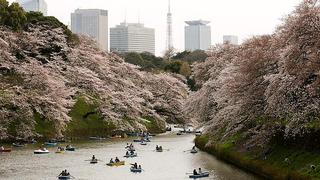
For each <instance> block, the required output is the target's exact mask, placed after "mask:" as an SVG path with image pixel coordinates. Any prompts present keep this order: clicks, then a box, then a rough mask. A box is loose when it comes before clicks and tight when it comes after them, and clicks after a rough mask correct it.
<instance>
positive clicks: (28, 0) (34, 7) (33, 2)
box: [17, 0, 48, 16]
mask: <svg viewBox="0 0 320 180" xmlns="http://www.w3.org/2000/svg"><path fill="white" fill-rule="evenodd" d="M17 2H18V3H19V4H20V5H21V7H22V8H23V9H24V10H25V11H28V12H29V11H35V12H42V14H43V15H45V16H47V14H48V7H47V3H46V2H45V1H44V0H17Z"/></svg>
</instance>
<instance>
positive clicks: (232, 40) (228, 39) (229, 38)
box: [223, 35, 238, 45]
mask: <svg viewBox="0 0 320 180" xmlns="http://www.w3.org/2000/svg"><path fill="white" fill-rule="evenodd" d="M223 43H224V44H232V45H238V36H234V35H224V36H223Z"/></svg>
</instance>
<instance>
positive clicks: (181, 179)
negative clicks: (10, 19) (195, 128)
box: [0, 134, 259, 180]
mask: <svg viewBox="0 0 320 180" xmlns="http://www.w3.org/2000/svg"><path fill="white" fill-rule="evenodd" d="M193 139H194V136H193V135H184V136H176V135H172V134H171V135H170V134H167V135H161V136H157V137H154V138H153V139H152V142H151V143H149V144H148V145H147V146H141V145H140V144H139V143H134V145H135V148H136V150H137V153H138V157H136V158H129V159H125V158H122V157H123V155H124V154H125V149H124V147H125V146H126V143H127V141H124V140H118V141H105V142H87V143H78V144H77V143H76V144H75V146H76V147H77V148H78V149H77V151H75V152H66V153H64V154H55V153H54V152H55V150H56V148H49V150H50V152H51V153H50V154H48V155H34V154H33V150H34V149H35V148H36V147H33V146H32V145H29V146H28V147H27V148H24V149H14V151H13V152H11V153H2V154H1V153H0V162H1V166H0V179H7V180H42V179H43V180H53V179H57V177H56V176H57V175H58V174H59V173H60V172H61V171H62V170H64V169H67V170H68V171H69V172H70V173H71V175H73V176H74V177H75V178H76V179H79V180H106V179H109V180H126V179H127V180H129V179H130V180H187V179H189V178H188V175H187V174H186V173H187V172H192V170H193V169H194V168H199V167H202V169H205V170H209V171H211V174H210V177H209V178H203V180H256V179H259V178H257V177H255V176H253V175H251V174H248V173H246V172H244V171H242V170H239V169H237V168H235V167H234V166H231V165H229V164H226V163H223V162H221V161H219V160H217V159H216V158H214V157H213V156H211V155H209V154H207V153H205V152H199V153H198V154H191V153H190V152H186V150H189V149H191V147H192V146H193V144H194V143H193ZM62 145H64V144H62ZM156 145H161V146H163V148H164V149H167V150H166V151H164V152H162V153H158V152H155V151H154V149H155V146H156ZM92 155H95V156H96V157H97V158H98V159H100V160H102V161H101V162H99V163H98V164H95V165H92V164H89V162H88V161H86V160H88V159H90V158H91V157H92ZM116 156H118V157H119V158H120V160H125V161H126V165H125V166H121V167H108V166H106V165H105V164H106V163H107V161H109V160H110V158H115V157H116ZM134 162H137V163H138V164H141V165H142V168H143V169H144V170H145V171H143V172H142V173H140V174H133V173H131V172H130V165H129V163H134Z"/></svg>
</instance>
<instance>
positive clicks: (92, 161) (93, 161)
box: [90, 159, 98, 164]
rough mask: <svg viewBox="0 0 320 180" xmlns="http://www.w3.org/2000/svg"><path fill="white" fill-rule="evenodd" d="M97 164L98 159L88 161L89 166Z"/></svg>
mask: <svg viewBox="0 0 320 180" xmlns="http://www.w3.org/2000/svg"><path fill="white" fill-rule="evenodd" d="M97 163H98V159H91V160H90V164H97Z"/></svg>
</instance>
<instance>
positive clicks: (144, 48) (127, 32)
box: [110, 22, 155, 54]
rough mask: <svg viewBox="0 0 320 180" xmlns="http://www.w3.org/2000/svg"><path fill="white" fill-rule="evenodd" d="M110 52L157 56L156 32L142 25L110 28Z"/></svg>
mask: <svg viewBox="0 0 320 180" xmlns="http://www.w3.org/2000/svg"><path fill="white" fill-rule="evenodd" d="M110 51H114V52H120V53H124V52H138V53H141V52H149V53H152V54H155V30H154V29H152V28H147V27H145V26H144V25H143V24H141V23H126V22H124V23H121V24H120V25H117V26H116V27H113V28H110Z"/></svg>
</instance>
